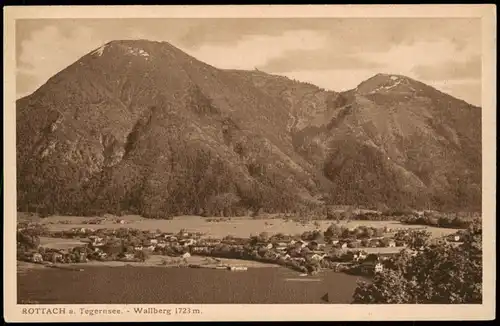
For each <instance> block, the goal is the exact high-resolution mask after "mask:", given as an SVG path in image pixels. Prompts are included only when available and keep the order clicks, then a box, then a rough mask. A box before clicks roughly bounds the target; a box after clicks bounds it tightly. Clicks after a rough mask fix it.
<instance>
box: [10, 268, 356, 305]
mask: <svg viewBox="0 0 500 326" xmlns="http://www.w3.org/2000/svg"><path fill="white" fill-rule="evenodd" d="M360 279H362V278H361V277H359V276H353V275H347V274H344V273H335V272H330V271H327V272H323V273H321V274H319V275H316V276H300V275H299V274H298V273H296V272H294V271H292V270H288V269H286V268H281V267H280V268H250V269H248V270H247V271H239V272H231V271H225V270H211V269H191V268H161V267H131V266H124V267H105V266H98V267H85V270H84V271H82V272H78V271H66V270H58V269H37V270H29V271H26V272H25V273H18V287H17V289H18V290H17V291H18V302H19V303H22V302H30V303H40V304H56V303H58V304H105V303H107V304H161V303H163V304H171V303H177V304H188V303H191V304H196V303H199V304H201V303H212V304H213V303H222V304H224V303H226V304H229V303H246V304H250V303H258V304H272V303H276V304H279V303H281V304H285V303H288V304H290V303H326V302H325V301H323V300H322V297H324V295H325V294H326V293H328V298H329V302H328V303H344V304H346V303H350V302H351V297H352V294H353V292H354V289H355V288H356V282H357V280H360Z"/></svg>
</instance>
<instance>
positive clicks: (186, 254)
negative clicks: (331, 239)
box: [181, 252, 191, 258]
mask: <svg viewBox="0 0 500 326" xmlns="http://www.w3.org/2000/svg"><path fill="white" fill-rule="evenodd" d="M181 257H182V258H189V257H191V254H190V253H189V252H186V253H184V254H182V256H181Z"/></svg>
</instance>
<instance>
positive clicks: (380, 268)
mask: <svg viewBox="0 0 500 326" xmlns="http://www.w3.org/2000/svg"><path fill="white" fill-rule="evenodd" d="M383 270H384V266H383V265H382V264H381V263H376V264H375V273H380V272H382V271H383Z"/></svg>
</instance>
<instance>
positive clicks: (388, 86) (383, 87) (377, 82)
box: [356, 73, 416, 94]
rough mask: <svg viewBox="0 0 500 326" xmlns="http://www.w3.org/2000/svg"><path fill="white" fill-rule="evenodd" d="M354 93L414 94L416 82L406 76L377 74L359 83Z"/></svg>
mask: <svg viewBox="0 0 500 326" xmlns="http://www.w3.org/2000/svg"><path fill="white" fill-rule="evenodd" d="M356 91H357V92H358V93H361V94H374V93H387V92H388V91H391V92H394V91H396V92H405V93H406V92H414V91H416V82H415V81H414V80H413V79H411V78H409V77H406V76H403V75H398V74H386V73H379V74H376V75H375V76H373V77H370V78H368V79H367V80H365V81H363V82H361V83H360V84H359V85H358V87H356Z"/></svg>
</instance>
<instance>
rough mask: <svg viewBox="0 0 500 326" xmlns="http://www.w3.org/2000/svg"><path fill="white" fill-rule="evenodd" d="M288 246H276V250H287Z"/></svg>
mask: <svg viewBox="0 0 500 326" xmlns="http://www.w3.org/2000/svg"><path fill="white" fill-rule="evenodd" d="M286 249H287V247H286V246H279V247H276V250H278V251H286Z"/></svg>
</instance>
